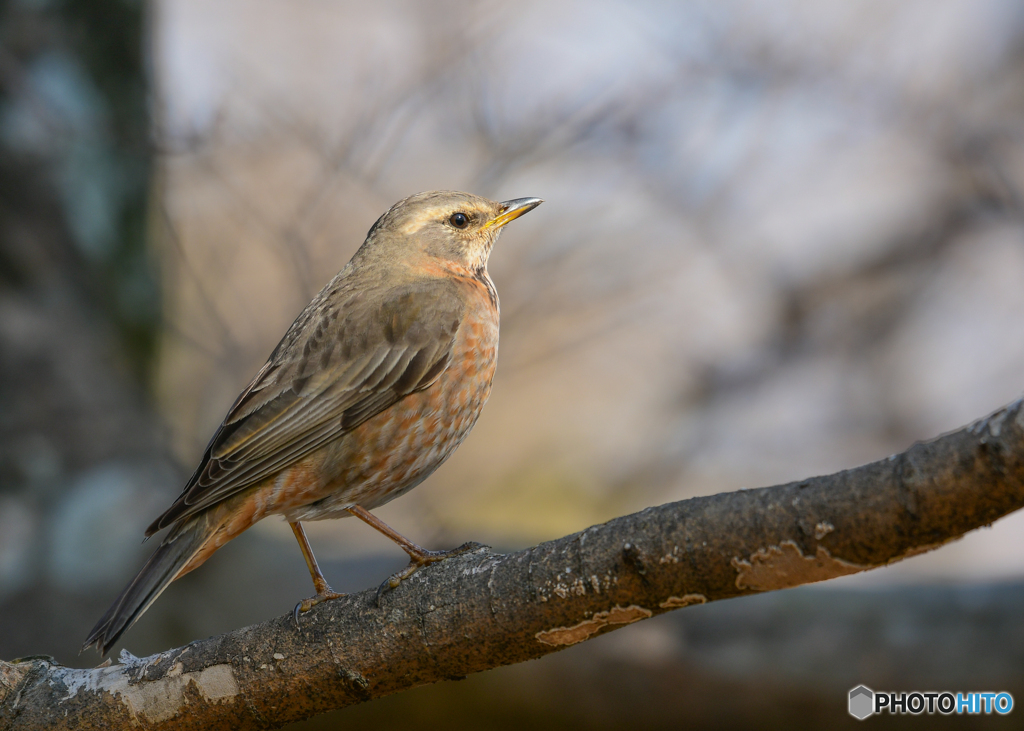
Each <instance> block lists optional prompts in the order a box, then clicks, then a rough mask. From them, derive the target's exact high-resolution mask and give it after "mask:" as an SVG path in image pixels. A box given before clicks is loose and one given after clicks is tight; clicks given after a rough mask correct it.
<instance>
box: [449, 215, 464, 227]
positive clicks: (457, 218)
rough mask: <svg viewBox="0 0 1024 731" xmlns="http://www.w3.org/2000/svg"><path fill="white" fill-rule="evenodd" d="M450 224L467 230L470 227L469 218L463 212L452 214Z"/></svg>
mask: <svg viewBox="0 0 1024 731" xmlns="http://www.w3.org/2000/svg"><path fill="white" fill-rule="evenodd" d="M448 223H450V224H451V225H452V226H454V227H455V228H466V226H468V225H469V216H467V215H466V214H465V213H463V212H462V211H459V212H458V213H453V214H452V217H451V218H449V219H448Z"/></svg>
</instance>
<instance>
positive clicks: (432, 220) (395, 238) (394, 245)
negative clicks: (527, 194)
mask: <svg viewBox="0 0 1024 731" xmlns="http://www.w3.org/2000/svg"><path fill="white" fill-rule="evenodd" d="M542 202H543V201H541V199H540V198H516V199H515V200H509V201H502V202H500V203H499V202H496V201H492V200H488V199H487V198H481V197H480V196H476V195H470V194H469V193H458V192H454V191H449V190H435V191H430V192H427V193H417V194H416V195H413V196H409V197H408V198H406V199H405V200H401V201H399V202H398V203H396V204H395V205H393V206H392V207H391V209H390V210H389V211H388V212H387V213H385V214H384V215H383V216H381V217H380V218H379V219H377V222H376V223H375V224H373V228H371V229H370V232H369V233H368V234H367V236H366V244H364V247H371V248H372V249H373V250H375V253H378V254H382V255H384V256H390V257H400V258H407V257H409V256H411V255H416V254H422V255H426V256H429V257H433V258H437V259H441V260H443V261H448V262H453V263H455V264H458V265H460V266H463V267H465V268H467V269H470V270H472V271H477V270H481V269H484V268H486V266H487V257H488V256H489V255H490V253H491V247H492V246H494V242H495V240H496V239H497V238H498V234H500V233H501V229H502V227H503V226H505V224H507V223H509V222H510V221H514V220H515V219H517V218H519V217H520V216H521V215H523V214H524V213H527V212H529V211H532V210H533V209H534V208H536V207H537V206H539V205H540V204H541V203H542Z"/></svg>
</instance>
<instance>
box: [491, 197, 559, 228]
mask: <svg viewBox="0 0 1024 731" xmlns="http://www.w3.org/2000/svg"><path fill="white" fill-rule="evenodd" d="M543 202H544V201H543V200H542V199H540V198H516V199H514V200H510V201H503V202H502V204H501V213H499V214H498V215H497V216H495V217H494V219H493V220H491V221H488V222H487V224H486V225H485V226H484V228H501V227H502V226H504V225H505V224H506V223H508V222H509V221H514V220H516V219H517V218H519V217H520V216H521V215H523V214H524V213H529V212H530V211H532V210H533V209H534V208H536V207H537V206H539V205H540V204H541V203H543Z"/></svg>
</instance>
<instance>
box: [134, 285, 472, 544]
mask: <svg viewBox="0 0 1024 731" xmlns="http://www.w3.org/2000/svg"><path fill="white" fill-rule="evenodd" d="M328 289H330V287H328ZM367 299H368V298H360V297H359V296H358V295H357V294H354V293H353V294H351V295H346V294H345V293H344V292H342V293H341V294H340V295H339V294H338V292H337V291H336V292H334V293H333V294H331V293H327V289H325V290H324V292H323V293H321V294H320V295H318V296H317V298H316V299H315V300H314V301H313V302H312V303H310V305H309V306H308V307H307V308H306V310H305V311H303V313H302V314H301V315H300V316H299V318H298V319H297V320H296V321H295V323H294V324H293V325H292V327H291V328H290V329H289V331H288V333H287V334H286V335H285V337H284V339H283V340H282V341H281V343H280V344H279V345H278V346H277V348H276V349H275V350H274V353H273V354H272V355H271V356H270V360H268V361H267V364H266V365H265V366H263V368H262V369H261V370H260V372H259V373H258V374H257V375H256V377H255V378H254V379H253V381H252V383H250V384H249V386H248V387H247V388H246V389H245V390H244V391H243V392H242V393H241V395H240V396H239V397H238V400H237V401H235V404H234V405H233V406H232V407H231V410H230V411H229V412H228V415H227V416H226V417H225V419H224V423H223V424H221V426H220V428H219V429H218V430H217V432H216V434H214V436H213V439H211V440H210V444H209V446H207V448H206V453H205V454H204V455H203V459H202V461H201V462H200V464H199V467H198V468H197V469H196V471H195V473H194V474H193V475H192V478H191V479H190V480H189V482H188V484H187V485H186V486H185V489H184V491H183V492H182V493H181V495H180V496H179V497H178V499H177V500H176V501H175V502H174V504H173V505H172V506H171V507H170V508H169V509H168V510H167V511H166V512H165V513H164V514H163V515H161V516H160V517H159V518H157V519H156V521H154V522H153V524H152V525H150V526H149V528H148V529H147V530H146V535H147V536H149V535H152V534H154V533H156V532H157V531H159V530H161V529H163V528H165V527H167V526H169V525H171V524H172V523H175V522H177V521H179V520H181V519H182V518H185V517H188V516H190V515H193V514H195V513H198V512H200V511H202V510H206V509H207V508H209V507H211V506H212V505H215V504H217V503H219V502H221V501H222V500H224V499H226V498H228V497H230V496H232V495H234V494H236V493H238V492H240V491H242V490H245V489H246V488H248V487H251V486H252V485H255V484H257V483H258V482H260V481H262V480H264V479H266V478H267V477H270V476H272V475H273V474H275V473H276V472H279V471H280V470H282V469H284V468H285V467H287V466H289V465H291V464H293V463H295V462H297V461H298V460H300V459H302V458H303V457H305V456H306V455H308V454H310V453H311V452H313V451H314V450H316V449H318V448H319V447H321V446H323V445H324V444H326V443H327V442H329V441H331V440H333V439H337V438H338V437H340V436H341V435H342V434H344V433H345V432H346V431H348V430H350V429H353V428H354V427H356V426H358V425H359V424H361V423H362V422H364V421H366V420H367V419H369V418H370V417H371V416H374V415H375V414H378V413H380V412H381V411H383V410H384V409H386V408H388V407H389V406H391V405H392V404H394V403H395V402H396V401H398V400H399V399H402V398H404V397H406V396H408V395H409V394H411V393H415V392H416V391H420V390H423V389H424V388H427V387H428V386H430V385H431V384H432V383H433V382H434V381H436V380H437V378H438V376H440V375H441V373H442V372H444V370H445V369H446V368H447V367H448V364H449V362H450V361H451V357H452V345H453V343H454V340H455V332H456V330H457V329H458V326H459V324H460V323H461V322H462V316H463V312H464V306H463V304H462V301H461V300H460V299H459V298H458V297H457V295H456V291H455V289H454V287H453V286H452V285H451V284H450V283H447V282H444V281H429V282H417V283H414V284H409V285H405V286H401V287H398V288H395V289H394V290H392V291H389V292H388V295H387V297H385V298H384V299H383V300H377V301H375V302H372V303H369V302H367V301H366V300H367Z"/></svg>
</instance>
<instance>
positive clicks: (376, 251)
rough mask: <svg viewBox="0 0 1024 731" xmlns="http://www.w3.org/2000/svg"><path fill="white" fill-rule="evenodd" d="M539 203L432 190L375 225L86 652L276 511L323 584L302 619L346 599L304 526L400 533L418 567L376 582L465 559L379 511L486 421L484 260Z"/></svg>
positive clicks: (487, 285) (489, 347)
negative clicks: (319, 523)
mask: <svg viewBox="0 0 1024 731" xmlns="http://www.w3.org/2000/svg"><path fill="white" fill-rule="evenodd" d="M540 203H541V200H540V199H539V198H518V199H515V200H509V201H504V202H501V203H497V202H494V201H490V200H487V199H486V198H481V197H478V196H475V195H470V194H468V193H457V192H451V191H433V192H428V193H419V194H417V195H413V196H411V197H409V198H406V199H404V200H402V201H399V202H398V203H396V204H395V205H394V206H392V207H391V209H390V210H388V211H387V212H386V213H385V214H384V215H383V216H381V217H380V218H379V219H378V220H377V222H376V223H374V224H373V227H372V228H370V231H369V233H368V234H367V236H366V240H365V241H364V242H363V244H362V246H361V247H360V248H359V250H358V251H356V253H355V255H354V256H353V257H352V259H351V261H349V262H348V264H347V265H346V266H345V267H344V269H342V270H341V271H340V272H339V273H338V274H337V276H335V277H334V279H332V280H331V281H330V283H328V284H327V286H326V287H324V288H323V289H322V290H321V291H320V293H319V294H318V295H317V296H316V297H314V298H313V301H312V302H310V303H309V305H307V306H306V308H305V309H304V310H303V311H302V313H301V314H300V315H299V316H298V318H297V319H296V320H295V322H294V323H293V324H292V326H291V327H290V328H289V329H288V331H287V332H286V333H285V336H284V338H283V339H282V340H281V342H280V343H279V344H278V346H277V347H276V348H275V349H274V352H273V353H272V354H271V355H270V358H269V359H268V360H267V362H266V364H265V365H264V366H263V368H261V369H260V371H259V373H257V374H256V376H255V377H254V378H253V379H252V382H251V383H250V384H249V385H248V386H247V387H246V388H245V389H244V390H243V391H242V393H241V394H240V395H239V396H238V398H237V399H236V400H235V403H234V404H233V405H232V406H231V408H230V409H229V410H228V413H227V416H225V417H224V421H223V423H222V424H221V425H220V427H219V428H218V429H217V431H216V433H214V435H213V438H212V439H211V440H210V443H209V445H208V446H207V447H206V451H205V453H204V454H203V457H202V460H201V461H200V463H199V466H198V467H197V468H196V471H195V473H194V474H193V475H192V477H191V479H189V481H188V483H187V484H186V485H185V488H184V490H183V491H182V493H181V495H179V496H178V498H177V500H175V501H174V503H173V504H172V505H171V506H170V507H169V508H168V509H167V510H166V511H165V512H164V513H163V514H162V515H161V516H160V517H159V518H157V519H156V520H155V521H153V523H152V525H150V526H149V528H148V529H147V530H146V536H147V537H148V536H152V535H154V534H156V533H158V532H160V531H162V530H164V529H169V530H168V532H167V533H166V535H165V536H164V537H163V539H162V540H161V542H160V545H159V547H158V548H157V549H156V551H155V552H154V553H153V555H152V556H151V557H150V558H149V560H148V561H147V562H146V564H145V566H144V567H143V568H142V570H141V571H140V572H139V573H138V575H137V576H136V577H135V578H134V579H132V581H131V583H129V584H128V586H127V587H125V589H124V591H122V592H121V594H120V596H118V598H117V600H116V601H115V602H114V604H113V606H111V607H110V609H109V610H107V613H106V614H105V615H103V618H102V619H100V621H99V622H98V623H97V625H96V627H94V628H93V630H92V632H91V633H90V634H89V637H88V639H86V641H85V645H84V646H83V649H84V648H85V647H90V646H93V645H95V646H96V648H97V649H98V650H99V651H100V653H101V654H104V655H105V654H106V653H107V651H108V650H109V649H110V647H111V645H113V643H114V642H116V641H117V639H118V638H119V637H120V636H121V635H122V634H123V633H124V632H125V631H126V630H127V629H128V628H129V627H131V626H132V625H133V624H134V623H135V621H136V620H138V618H139V617H140V616H141V615H142V613H143V612H145V611H146V609H148V608H149V607H150V605H152V604H153V602H154V601H156V599H157V597H158V596H160V593H161V592H163V590H164V589H166V588H167V586H168V585H169V584H170V583H171V582H172V581H174V580H175V579H178V578H180V577H182V576H184V575H185V574H187V573H188V572H190V571H192V570H193V569H196V568H198V567H199V566H200V565H202V563H203V562H204V561H206V560H207V559H208V558H209V557H210V556H211V555H212V554H213V553H214V552H215V551H216V550H217V549H218V548H220V547H221V546H223V545H224V544H225V543H227V542H228V541H230V540H231V539H232V538H234V537H235V536H237V535H239V534H240V533H242V532H243V531H245V530H246V529H247V528H249V527H251V526H252V525H254V524H255V523H256V522H258V521H259V520H262V519H263V518H265V517H267V516H270V515H282V516H284V518H285V520H287V521H288V523H289V524H290V525H291V528H292V530H293V531H294V533H295V537H296V539H297V540H298V543H299V548H300V549H301V550H302V555H303V557H304V558H305V560H306V565H307V567H308V568H309V573H310V575H311V576H312V578H313V587H314V590H315V592H316V593H315V595H314V596H312V597H310V598H309V599H305V600H303V601H302V602H300V603H299V604H298V605H297V606H296V617H297V616H298V613H299V612H302V611H308V610H309V609H310V608H312V607H313V606H315V605H317V604H319V603H320V602H323V601H326V600H329V599H333V598H336V597H339V596H341V594H338V593H337V592H335V591H333V590H332V589H331V587H330V586H329V585H328V583H327V581H326V580H325V579H324V576H323V573H321V571H320V568H319V567H318V566H317V562H316V558H315V557H314V556H313V551H312V549H311V548H310V546H309V542H308V541H307V540H306V535H305V533H304V531H303V529H302V522H303V521H309V520H323V519H325V518H339V517H345V516H346V515H354V516H356V517H358V518H360V519H362V520H363V521H365V522H367V523H368V524H370V525H371V526H373V527H374V528H376V529H377V530H379V531H380V532H381V533H383V534H384V535H386V536H388V537H389V538H391V539H392V540H394V541H395V542H396V543H397V544H398V545H399V546H401V548H402V549H403V550H404V551H405V552H406V553H408V555H409V558H410V563H409V566H408V567H407V568H406V569H405V570H403V571H401V572H399V573H397V574H395V575H394V576H392V577H390V578H389V579H388V580H387V581H385V584H383V585H382V587H383V586H390V587H396V586H398V584H399V583H400V582H401V581H402V580H403V579H404V578H406V577H408V576H410V575H411V574H412V573H413V572H414V571H416V570H417V569H418V568H420V567H421V566H424V565H426V564H429V563H433V562H435V561H439V560H442V559H444V558H446V557H448V556H450V555H452V554H454V553H457V552H459V550H461V549H456V550H455V551H447V552H445V551H427V550H425V549H423V548H421V547H419V546H418V545H416V544H415V543H413V542H412V541H410V540H408V539H407V538H405V537H403V536H402V535H401V534H399V533H397V532H396V531H394V530H392V529H391V528H390V527H388V526H387V525H386V524H384V523H383V522H382V521H381V520H379V519H378V518H377V517H376V516H374V515H372V514H371V513H370V512H369V511H370V510H372V509H373V508H376V507H378V506H380V505H383V504H385V503H387V502H388V501H390V500H393V499H394V498H396V497H398V496H399V495H401V494H403V493H405V492H406V491H408V490H410V489H411V488H413V487H415V486H416V485H418V484H419V483H420V482H422V481H423V480H424V479H426V478H427V476H429V475H430V474H431V473H432V472H433V471H434V470H436V469H437V468H438V467H439V466H440V465H441V463H443V462H444V461H445V460H446V459H447V458H448V457H449V456H450V455H451V454H452V452H453V451H454V450H455V449H456V447H458V446H459V444H460V443H461V442H462V440H463V439H464V438H465V437H466V435H467V434H468V433H469V430H470V429H471V428H472V427H473V425H474V424H475V423H476V420H477V417H478V416H479V415H480V410H481V409H482V408H483V405H484V402H485V401H486V400H487V397H488V395H489V394H490V391H491V380H492V378H493V376H494V369H495V364H496V362H497V355H498V294H497V291H496V290H495V288H494V284H493V282H492V281H491V278H490V276H489V275H488V273H487V259H488V256H489V255H490V253H491V248H492V246H493V245H494V242H495V240H496V239H497V238H498V235H499V234H500V233H501V230H502V228H503V227H504V226H505V224H507V223H509V222H510V221H512V220H514V219H516V218H518V217H519V216H521V215H523V214H524V213H527V212H528V211H530V210H532V209H533V208H535V207H537V206H538V205H540ZM463 548H464V547H463Z"/></svg>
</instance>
